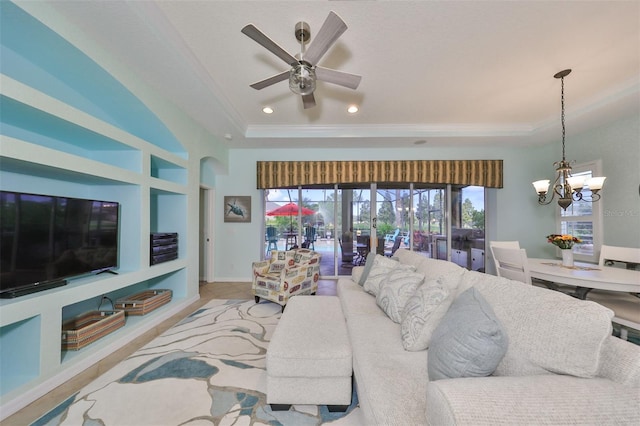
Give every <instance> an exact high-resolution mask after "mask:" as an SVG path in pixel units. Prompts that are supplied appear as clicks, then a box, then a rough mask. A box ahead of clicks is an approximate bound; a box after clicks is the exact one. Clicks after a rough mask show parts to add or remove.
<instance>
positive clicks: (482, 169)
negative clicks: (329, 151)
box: [257, 160, 502, 189]
mask: <svg viewBox="0 0 640 426" xmlns="http://www.w3.org/2000/svg"><path fill="white" fill-rule="evenodd" d="M257 172H258V185H257V186H258V189H267V188H294V187H297V186H311V185H333V184H336V183H338V184H358V183H371V182H378V183H409V182H412V183H426V184H452V185H473V186H484V187H487V188H502V160H399V161H258V165H257Z"/></svg>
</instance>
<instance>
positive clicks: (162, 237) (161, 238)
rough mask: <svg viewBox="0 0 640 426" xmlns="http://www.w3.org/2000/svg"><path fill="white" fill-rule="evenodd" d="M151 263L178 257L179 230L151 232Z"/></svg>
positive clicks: (154, 263) (155, 263)
mask: <svg viewBox="0 0 640 426" xmlns="http://www.w3.org/2000/svg"><path fill="white" fill-rule="evenodd" d="M150 248H151V251H150V262H149V263H150V264H151V265H157V264H158V263H163V262H168V261H170V260H174V259H177V258H178V233H177V232H153V233H151V246H150Z"/></svg>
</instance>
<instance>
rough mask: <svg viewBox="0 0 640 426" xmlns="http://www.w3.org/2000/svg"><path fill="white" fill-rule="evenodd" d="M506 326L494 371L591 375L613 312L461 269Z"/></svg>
mask: <svg viewBox="0 0 640 426" xmlns="http://www.w3.org/2000/svg"><path fill="white" fill-rule="evenodd" d="M466 280H472V281H473V282H474V286H475V287H476V288H478V290H480V292H481V293H482V295H483V296H484V297H485V299H486V300H487V301H488V302H489V304H490V305H491V307H492V308H493V311H494V312H495V314H496V316H497V317H498V319H499V320H500V322H501V323H502V324H503V326H504V327H505V329H506V330H507V335H508V336H509V349H508V350H507V353H506V355H505V356H504V358H503V359H502V361H501V362H500V365H498V368H497V369H496V371H495V373H494V374H495V375H500V376H526V375H534V374H547V373H548V372H552V373H557V374H569V375H572V376H579V377H594V376H595V375H596V373H597V372H598V367H599V365H600V355H601V353H602V345H603V343H604V342H605V340H606V339H607V338H608V337H609V336H610V335H611V331H612V325H611V318H612V317H613V312H612V311H611V310H609V309H607V308H605V307H603V306H601V305H598V304H597V303H594V302H590V301H586V300H579V299H576V298H573V297H571V296H568V295H566V294H563V293H560V292H558V291H551V290H549V289H545V288H541V287H536V286H532V285H527V284H524V283H521V282H519V281H512V280H509V279H506V278H501V277H495V276H492V275H487V274H482V273H480V272H474V271H467V272H465V276H464V277H463V281H466Z"/></svg>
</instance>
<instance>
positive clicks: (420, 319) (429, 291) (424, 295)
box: [400, 277, 453, 351]
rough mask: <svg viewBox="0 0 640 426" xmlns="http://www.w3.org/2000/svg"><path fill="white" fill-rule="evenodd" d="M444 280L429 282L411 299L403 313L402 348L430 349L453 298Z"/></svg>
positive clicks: (408, 349) (417, 290) (412, 349)
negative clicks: (434, 334) (432, 337)
mask: <svg viewBox="0 0 640 426" xmlns="http://www.w3.org/2000/svg"><path fill="white" fill-rule="evenodd" d="M450 295H451V293H450V292H449V288H448V286H447V285H445V284H443V283H442V278H441V277H439V278H436V279H431V280H427V281H426V282H425V283H424V284H422V285H421V286H420V287H418V288H417V289H416V291H415V293H414V294H413V296H411V298H409V300H408V301H407V303H406V304H405V306H404V310H403V311H402V321H401V328H400V329H401V332H402V346H403V347H404V349H405V350H407V351H422V350H425V349H427V348H428V347H429V341H430V340H431V335H432V334H433V331H434V330H435V329H436V327H437V326H438V324H440V320H442V317H444V314H446V313H447V310H448V309H449V306H451V302H452V301H453V298H452V297H450Z"/></svg>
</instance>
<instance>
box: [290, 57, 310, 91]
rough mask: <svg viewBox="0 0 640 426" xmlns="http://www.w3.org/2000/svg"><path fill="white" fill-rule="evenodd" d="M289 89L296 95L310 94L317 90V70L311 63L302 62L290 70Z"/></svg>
mask: <svg viewBox="0 0 640 426" xmlns="http://www.w3.org/2000/svg"><path fill="white" fill-rule="evenodd" d="M289 89H291V91H292V92H293V93H295V94H296V95H301V96H305V95H310V94H312V93H313V92H314V90H316V71H315V70H314V69H313V67H311V65H309V64H305V63H303V62H300V63H299V64H295V65H294V66H293V67H292V68H291V71H289Z"/></svg>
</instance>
